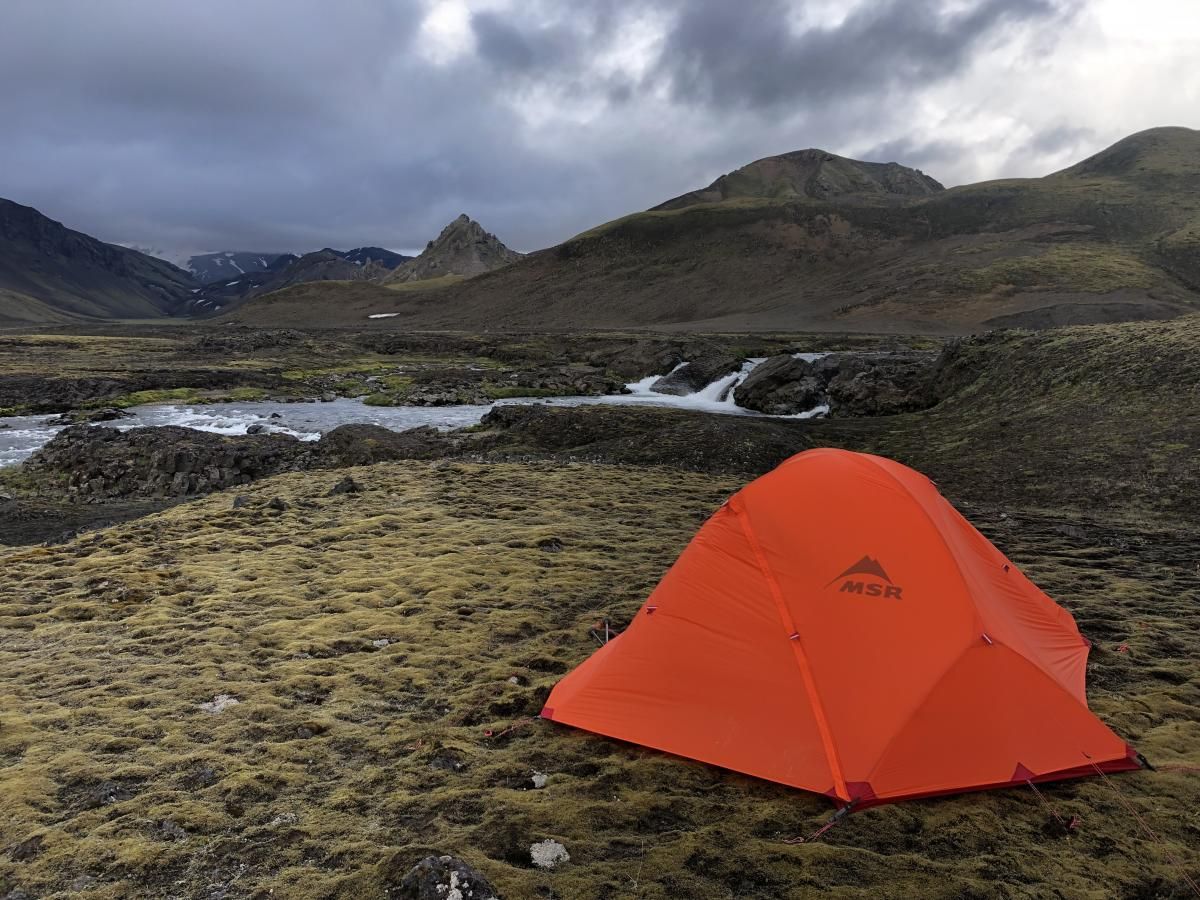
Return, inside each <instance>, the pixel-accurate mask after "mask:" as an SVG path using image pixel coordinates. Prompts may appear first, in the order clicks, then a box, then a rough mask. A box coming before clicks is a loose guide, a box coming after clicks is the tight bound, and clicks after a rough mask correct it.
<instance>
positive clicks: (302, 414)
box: [0, 313, 829, 468]
mask: <svg viewBox="0 0 1200 900" xmlns="http://www.w3.org/2000/svg"><path fill="white" fill-rule="evenodd" d="M393 315H397V314H396V313H376V314H375V315H374V316H372V317H371V318H386V317H388V316H393ZM795 355H796V356H797V357H799V358H802V359H806V360H808V361H810V362H811V361H812V360H814V359H819V358H820V357H822V356H824V355H825V354H823V353H797V354H795ZM761 362H763V360H762V359H750V360H747V361H746V362H745V364H744V365H743V366H742V368H741V369H740V370H739V371H737V372H733V373H731V374H729V375H726V376H725V377H723V378H718V379H717V380H716V381H714V382H713V383H712V384H710V385H708V386H707V387H704V388H702V389H700V390H699V391H696V392H695V393H693V394H685V395H684V396H682V397H680V396H676V395H674V394H658V393H655V392H654V391H652V390H651V389H650V387H651V385H653V384H654V382H656V381H657V380H658V379H659V378H661V377H662V376H660V375H648V376H647V377H645V378H642V379H640V380H638V381H634V382H632V383H630V384H628V385H626V388H627V389H628V390H629V393H628V394H605V395H602V396H597V397H539V398H532V397H513V398H511V399H505V400H498V401H496V402H495V403H491V404H475V405H462V406H368V405H367V404H365V403H363V402H362V400H360V399H357V398H346V397H342V398H339V399H337V400H332V401H330V402H327V403H284V402H282V401H278V400H261V401H255V402H233V403H210V404H197V405H178V404H149V405H146V406H135V407H132V408H131V409H129V410H127V412H129V413H131V414H132V418H128V419H118V420H116V421H114V422H106V423H104V425H105V426H106V427H109V428H117V429H119V430H121V431H126V430H128V429H130V428H139V427H159V426H163V425H179V426H182V427H184V428H194V429H195V430H197V431H209V432H212V433H214V434H226V435H241V434H246V433H247V432H248V431H249V429H250V428H251V427H252V426H259V427H258V428H256V429H255V430H256V431H261V432H266V433H274V434H290V435H292V436H293V437H295V438H298V439H299V440H302V441H315V440H317V439H318V438H320V437H321V435H322V434H324V433H325V432H327V431H332V430H333V429H334V428H337V427H338V426H339V425H350V424H367V425H380V426H382V427H384V428H389V429H391V430H393V431H404V430H406V429H408V428H417V427H419V426H422V425H432V426H433V427H434V428H439V429H443V430H445V429H450V428H463V427H466V426H468V425H476V424H478V423H479V420H480V419H482V418H483V417H484V416H485V415H486V414H487V413H488V412H489V411H490V410H491V409H493V408H494V407H496V406H511V405H514V404H530V403H536V404H540V405H543V406H560V407H568V406H602V405H614V406H659V407H673V408H675V409H690V410H695V411H697V412H707V413H715V414H718V415H732V416H751V417H756V418H776V419H811V418H814V417H817V416H823V415H826V414H827V413H828V412H829V407H828V406H824V405H822V406H817V407H814V408H813V409H809V410H805V411H804V412H801V413H798V414H796V415H794V416H765V415H764V414H763V413H758V412H754V411H753V410H748V409H743V408H742V407H740V406H738V405H737V404H736V403H734V402H733V389H734V388H735V387H737V386H738V385H739V384H741V383H742V382H743V381H745V380H746V376H747V375H749V374H750V372H752V371H753V370H754V367H755V366H757V365H759V364H760V363H761ZM682 365H684V363H680V364H679V366H676V367H675V368H676V369H678V368H679V367H680V366H682ZM53 418H55V417H54V416H45V415H43V416H11V417H8V418H0V468H2V467H4V466H13V465H17V464H18V463H20V462H22V461H24V460H25V459H27V458H28V457H29V456H30V455H31V454H32V453H33V452H34V451H35V450H37V449H38V448H39V447H41V446H43V445H44V444H45V443H46V442H47V441H49V440H50V439H51V438H53V437H54V435H56V434H58V432H60V431H62V429H63V427H64V426H61V425H50V424H48V423H49V422H50V421H51V420H52V419H53Z"/></svg>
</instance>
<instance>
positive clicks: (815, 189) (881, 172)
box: [654, 150, 945, 210]
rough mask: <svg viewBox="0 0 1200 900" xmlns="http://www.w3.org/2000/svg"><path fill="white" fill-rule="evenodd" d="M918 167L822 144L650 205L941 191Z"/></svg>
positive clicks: (893, 196)
mask: <svg viewBox="0 0 1200 900" xmlns="http://www.w3.org/2000/svg"><path fill="white" fill-rule="evenodd" d="M943 190H945V188H943V187H942V186H941V185H940V184H939V183H938V182H936V181H934V180H933V179H932V178H930V177H929V176H928V175H926V174H925V173H923V172H921V171H920V170H919V169H909V168H906V167H905V166H901V165H898V164H897V163H870V162H859V161H858V160H855V159H846V158H845V157H843V156H835V155H834V154H832V153H826V152H825V151H824V150H796V151H794V152H792V153H784V154H783V155H782V156H768V157H767V158H766V159H760V160H757V161H755V162H752V163H750V164H749V165H748V166H742V168H740V169H738V170H737V171H735V172H730V173H729V174H728V175H722V176H721V177H720V178H718V179H717V180H716V181H714V182H713V183H712V184H710V185H709V186H708V187H706V188H704V189H703V190H699V191H692V192H691V193H688V194H684V195H683V196H682V197H676V198H675V199H674V200H668V201H667V202H666V203H662V204H659V205H658V206H656V207H654V209H655V210H668V209H683V208H684V207H687V206H694V205H696V204H697V203H724V202H726V201H730V200H793V199H795V200H804V199H808V200H832V199H835V198H847V197H854V198H857V199H859V200H868V201H879V202H888V201H897V200H909V199H912V198H914V197H928V196H929V195H930V194H936V193H937V192H939V191H943Z"/></svg>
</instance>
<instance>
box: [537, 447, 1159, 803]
mask: <svg viewBox="0 0 1200 900" xmlns="http://www.w3.org/2000/svg"><path fill="white" fill-rule="evenodd" d="M594 636H595V637H596V638H597V639H598V643H599V638H600V637H601V634H600V633H596V634H594ZM603 636H604V637H605V638H608V639H607V640H604V641H603V642H602V643H601V645H600V646H599V647H598V648H597V650H596V651H595V653H593V655H592V656H591V657H590V658H589V659H587V660H586V661H584V662H583V663H582V664H581V665H580V666H579V667H577V668H576V669H575V670H574V671H572V672H571V673H569V674H568V675H567V676H566V677H565V678H563V679H562V680H561V681H560V682H559V683H558V684H557V685H556V686H555V688H554V690H553V691H552V692H551V694H550V697H549V698H548V700H547V702H546V706H545V708H544V709H543V711H542V717H543V718H545V719H550V720H552V721H555V722H559V723H562V724H565V725H571V726H574V727H577V728H582V729H585V730H588V731H592V732H595V733H597V734H601V735H607V736H609V737H613V738H618V739H620V740H624V741H629V742H631V743H636V744H641V745H643V746H646V747H651V748H655V749H658V750H663V751H666V752H669V753H674V754H677V755H680V756H685V757H688V758H691V759H695V760H699V761H702V762H706V763H710V764H713V765H717V766H722V767H724V768H727V769H731V770H734V771H737V772H742V773H745V774H748V775H753V776H756V777H759V778H764V779H767V780H770V781H775V782H779V783H781V784H786V785H790V786H793V787H797V788H802V789H805V790H809V791H814V792H817V793H820V794H824V795H826V796H828V797H830V798H831V799H832V800H834V801H835V802H836V803H837V804H838V805H839V806H840V807H844V808H847V809H849V808H851V807H852V808H853V809H862V808H865V807H869V806H873V805H877V804H880V803H889V802H894V801H898V800H905V799H911V798H916V797H929V796H935V795H939V794H950V793H958V792H962V791H972V790H983V789H988V788H998V787H1007V786H1024V785H1026V784H1029V785H1030V786H1033V785H1035V784H1037V783H1041V782H1046V781H1054V780H1058V779H1064V778H1078V777H1084V776H1089V775H1095V774H1096V771H1099V772H1100V773H1101V774H1106V773H1113V772H1120V771H1125V770H1130V769H1136V768H1138V766H1139V759H1138V754H1137V753H1136V751H1135V750H1134V749H1133V748H1132V747H1130V746H1129V745H1128V744H1127V743H1126V742H1125V741H1124V740H1122V739H1121V738H1120V737H1118V736H1117V735H1116V734H1114V733H1113V732H1112V731H1111V730H1110V729H1109V728H1108V727H1107V726H1106V725H1105V724H1104V723H1103V722H1101V721H1100V720H1099V719H1098V718H1097V717H1096V716H1095V715H1094V714H1093V713H1092V712H1091V711H1090V710H1089V709H1088V706H1087V698H1086V692H1085V685H1084V676H1085V670H1086V665H1087V656H1088V649H1089V646H1090V643H1089V642H1088V641H1087V640H1085V639H1084V638H1083V637H1082V636H1081V635H1080V633H1079V629H1078V628H1077V627H1076V624H1075V621H1074V619H1073V618H1072V617H1071V615H1070V614H1069V613H1068V612H1067V611H1066V610H1065V609H1063V608H1062V607H1060V606H1058V605H1057V604H1056V603H1055V602H1054V601H1053V600H1051V599H1050V598H1049V597H1047V596H1046V595H1045V594H1044V593H1042V591H1041V590H1039V589H1038V588H1037V586H1036V585H1034V584H1033V583H1032V582H1031V581H1030V580H1029V579H1028V578H1026V577H1025V576H1024V575H1023V574H1021V572H1020V571H1019V570H1018V568H1017V567H1016V566H1015V565H1013V564H1012V563H1011V561H1009V560H1008V559H1007V558H1005V556H1004V555H1003V554H1002V553H1001V552H1000V551H999V550H998V549H997V548H996V547H994V546H993V545H992V544H991V543H990V542H989V541H988V540H987V539H986V538H985V537H984V536H983V535H982V534H980V533H979V532H978V531H977V530H976V529H975V528H974V527H972V526H971V525H970V523H968V522H967V521H966V519H964V518H963V517H962V516H961V515H960V514H959V513H958V512H957V510H955V509H954V508H953V507H952V506H951V505H950V504H949V503H948V502H947V501H946V500H945V499H944V498H943V497H942V496H941V495H940V494H939V493H938V491H937V488H936V487H935V486H934V484H933V483H932V482H931V481H929V479H927V478H925V477H924V476H923V475H921V474H920V473H918V472H915V471H913V470H912V469H909V468H907V467H905V466H903V465H901V464H899V463H896V462H893V461H891V460H887V459H883V458H881V457H877V456H870V455H867V454H860V453H851V452H848V451H843V450H833V449H820V450H811V451H808V452H806V453H801V454H799V455H797V456H794V457H792V458H791V459H789V460H787V461H785V462H784V463H783V464H781V465H780V466H779V467H777V468H776V469H775V470H774V471H772V472H770V473H768V474H767V475H764V476H763V477H761V478H759V479H756V480H755V481H753V482H751V483H750V484H748V485H746V486H745V487H744V488H743V489H742V490H740V491H738V493H737V494H735V495H734V496H733V497H731V498H730V499H729V500H728V501H727V502H726V503H725V504H724V505H723V506H722V507H721V508H720V509H719V510H718V511H717V512H716V513H715V514H714V515H713V516H712V517H711V518H710V519H709V520H708V521H707V522H706V523H705V524H704V526H703V527H702V528H701V529H700V531H699V532H698V533H697V534H696V536H695V537H694V538H693V539H692V541H691V542H690V543H689V544H688V546H687V547H686V548H685V549H684V551H683V553H682V554H681V555H680V557H679V559H678V560H677V561H676V562H675V564H674V565H673V566H672V567H671V569H670V570H669V571H668V572H667V573H666V575H665V576H664V577H663V579H662V581H661V582H660V583H659V585H658V587H657V588H655V590H654V591H653V593H652V594H651V595H650V597H649V598H647V600H646V602H645V604H644V605H643V607H642V608H641V610H640V611H639V612H638V614H637V615H636V616H634V618H633V620H632V621H631V622H630V624H629V626H628V627H627V628H626V629H625V630H624V631H623V632H621V633H619V634H613V635H611V636H610V635H609V634H604V635H603ZM1081 752H1082V753H1083V754H1084V756H1083V757H1081V756H1080V753H1081ZM1035 790H1036V788H1035Z"/></svg>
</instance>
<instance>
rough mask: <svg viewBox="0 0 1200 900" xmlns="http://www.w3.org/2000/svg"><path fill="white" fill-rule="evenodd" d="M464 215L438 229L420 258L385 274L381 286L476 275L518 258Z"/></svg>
mask: <svg viewBox="0 0 1200 900" xmlns="http://www.w3.org/2000/svg"><path fill="white" fill-rule="evenodd" d="M521 256H522V254H520V253H518V252H517V251H515V250H510V249H509V248H508V247H506V246H504V244H503V243H501V242H500V239H499V238H497V237H496V236H495V235H494V234H490V233H489V232H487V231H484V230H483V226H482V225H480V224H479V223H478V222H476V221H475V220H474V219H472V218H471V217H470V216H468V215H466V214H465V213H464V214H463V215H461V216H459V217H458V218H457V219H455V220H454V221H453V222H451V223H450V224H449V225H447V226H446V227H445V228H443V229H442V233H441V234H439V235H438V236H437V238H435V239H434V240H432V241H430V242H429V244H428V245H427V246H426V247H425V249H424V250H423V251H421V255H420V256H418V257H417V258H416V259H413V260H410V261H408V262H406V263H404V264H403V265H401V266H398V267H397V268H395V269H394V270H392V271H390V272H388V273H387V274H385V275H384V276H383V277H382V279H380V280H381V281H383V282H384V283H399V282H407V281H424V280H425V279H429V278H441V277H442V276H444V275H463V276H467V277H470V276H471V275H480V274H482V273H484V272H490V271H491V270H492V269H498V268H500V267H501V266H505V265H508V264H509V263H511V262H515V261H516V260H518V259H520V258H521Z"/></svg>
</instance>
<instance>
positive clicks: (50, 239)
mask: <svg viewBox="0 0 1200 900" xmlns="http://www.w3.org/2000/svg"><path fill="white" fill-rule="evenodd" d="M195 287H196V282H195V281H194V280H193V278H192V276H191V275H190V274H189V273H187V272H185V271H183V270H182V269H179V268H177V267H175V266H173V265H171V264H170V263H168V262H166V261H164V260H161V259H156V258H155V257H153V256H147V255H146V254H145V253H139V252H138V251H136V250H131V249H129V248H127V247H119V246H117V245H116V244H106V243H105V242H103V241H100V240H97V239H96V238H93V237H89V236H88V235H86V234H83V233H81V232H78V231H72V230H71V229H70V228H67V227H66V226H64V225H63V224H62V223H60V222H56V221H54V220H53V219H50V218H48V217H46V216H44V215H42V214H41V213H40V212H38V211H37V210H36V209H33V208H32V207H28V206H21V205H20V204H18V203H13V202H12V201H10V200H4V199H0V320H7V321H41V322H44V321H69V320H74V319H110V318H139V319H142V318H157V317H159V316H164V315H171V314H174V313H176V312H178V311H180V310H181V309H183V308H184V307H185V306H186V304H187V301H188V300H189V299H190V297H191V291H192V289H194V288H195Z"/></svg>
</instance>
